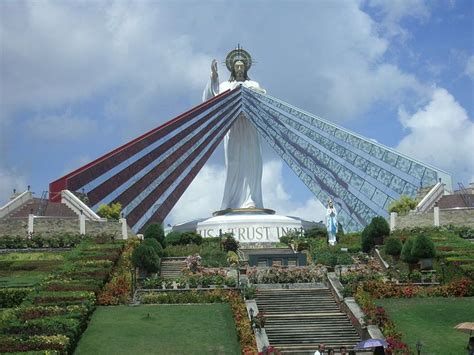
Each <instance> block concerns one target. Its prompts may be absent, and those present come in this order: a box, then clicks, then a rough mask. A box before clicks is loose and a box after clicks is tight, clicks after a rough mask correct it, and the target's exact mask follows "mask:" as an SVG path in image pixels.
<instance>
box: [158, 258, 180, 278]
mask: <svg viewBox="0 0 474 355" xmlns="http://www.w3.org/2000/svg"><path fill="white" fill-rule="evenodd" d="M185 259H186V258H162V259H161V271H160V276H161V277H164V278H165V279H176V278H178V277H181V276H182V273H181V270H183V268H184V267H185V266H186V264H185V262H184V260H185Z"/></svg>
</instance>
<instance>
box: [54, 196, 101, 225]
mask: <svg viewBox="0 0 474 355" xmlns="http://www.w3.org/2000/svg"><path fill="white" fill-rule="evenodd" d="M61 203H64V204H65V205H66V206H68V207H69V208H70V209H72V210H73V211H74V212H75V213H76V214H77V215H80V214H81V213H83V214H84V216H86V218H87V219H89V220H92V221H106V220H107V219H105V218H101V217H100V216H98V215H97V214H96V213H95V212H94V211H93V210H91V209H90V207H89V206H87V205H86V204H85V203H84V202H82V201H81V200H80V199H79V198H78V197H77V196H76V195H74V194H73V193H72V192H71V191H69V190H63V191H61Z"/></svg>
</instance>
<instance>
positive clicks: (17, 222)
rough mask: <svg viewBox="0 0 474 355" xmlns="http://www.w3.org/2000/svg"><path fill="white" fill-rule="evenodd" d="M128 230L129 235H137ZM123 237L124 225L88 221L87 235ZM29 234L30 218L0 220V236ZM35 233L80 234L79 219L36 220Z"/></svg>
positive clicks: (47, 234) (116, 222)
mask: <svg viewBox="0 0 474 355" xmlns="http://www.w3.org/2000/svg"><path fill="white" fill-rule="evenodd" d="M127 228H128V235H129V236H131V235H135V233H133V231H132V230H131V229H130V227H127ZM104 232H105V233H109V234H115V235H116V236H117V237H119V238H120V237H121V235H122V225H121V223H119V222H118V221H107V222H98V221H86V234H89V235H97V234H100V233H104ZM27 233H28V218H21V219H16V218H15V219H0V236H4V235H26V234H27ZM34 233H35V234H41V235H44V236H49V235H54V234H60V233H71V234H79V218H35V221H34Z"/></svg>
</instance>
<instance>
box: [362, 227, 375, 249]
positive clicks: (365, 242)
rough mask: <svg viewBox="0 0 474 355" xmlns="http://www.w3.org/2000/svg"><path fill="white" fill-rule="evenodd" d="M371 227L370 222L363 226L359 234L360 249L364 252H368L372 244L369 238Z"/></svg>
mask: <svg viewBox="0 0 474 355" xmlns="http://www.w3.org/2000/svg"><path fill="white" fill-rule="evenodd" d="M371 227H372V225H371V224H369V225H367V226H365V228H364V230H363V231H362V233H361V234H360V239H361V244H362V251H363V252H364V253H368V252H370V250H371V249H372V247H373V246H374V241H373V240H371V239H370V238H369V234H370V228H371Z"/></svg>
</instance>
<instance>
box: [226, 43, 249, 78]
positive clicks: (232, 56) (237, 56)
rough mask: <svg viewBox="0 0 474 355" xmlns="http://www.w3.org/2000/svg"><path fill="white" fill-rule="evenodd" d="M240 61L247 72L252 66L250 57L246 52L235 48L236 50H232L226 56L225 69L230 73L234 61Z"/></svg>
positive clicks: (238, 47)
mask: <svg viewBox="0 0 474 355" xmlns="http://www.w3.org/2000/svg"><path fill="white" fill-rule="evenodd" d="M238 60H241V61H242V62H243V63H244V65H245V70H246V71H248V70H249V69H250V67H251V66H252V56H251V55H250V53H249V52H247V51H246V50H244V49H242V48H240V46H237V48H236V49H233V50H231V51H230V52H229V54H227V57H226V59H225V65H226V67H227V69H228V70H229V71H230V72H232V69H233V67H234V64H235V62H236V61H238Z"/></svg>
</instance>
